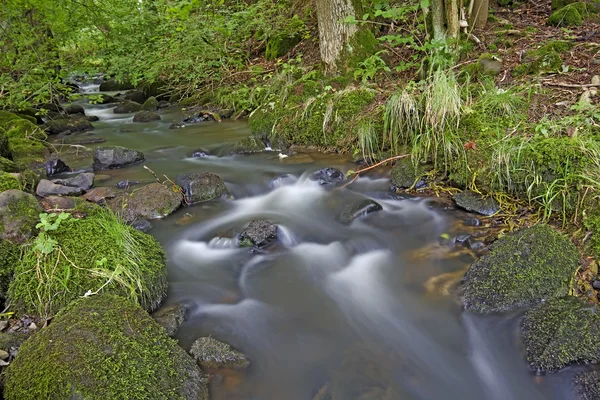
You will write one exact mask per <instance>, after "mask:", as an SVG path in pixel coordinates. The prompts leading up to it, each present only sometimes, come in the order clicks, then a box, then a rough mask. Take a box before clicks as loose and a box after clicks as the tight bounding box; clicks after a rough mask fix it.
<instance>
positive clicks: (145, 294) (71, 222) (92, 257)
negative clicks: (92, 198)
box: [9, 211, 167, 317]
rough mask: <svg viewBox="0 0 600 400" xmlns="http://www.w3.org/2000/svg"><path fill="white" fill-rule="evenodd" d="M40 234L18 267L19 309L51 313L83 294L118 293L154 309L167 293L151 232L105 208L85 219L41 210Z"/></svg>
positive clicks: (13, 293)
mask: <svg viewBox="0 0 600 400" xmlns="http://www.w3.org/2000/svg"><path fill="white" fill-rule="evenodd" d="M40 218H41V222H40V223H39V224H38V227H39V228H40V229H41V232H40V233H39V235H38V236H37V238H36V239H35V241H34V243H33V244H32V245H30V246H29V247H28V248H27V249H26V251H25V254H24V256H23V259H22V260H21V262H20V263H19V264H18V265H17V267H16V270H15V279H14V280H13V282H12V283H11V285H10V288H9V298H10V300H11V303H12V304H13V309H14V310H15V311H16V312H17V313H26V314H36V315H40V316H45V317H48V316H51V315H54V314H56V313H57V312H58V311H59V310H61V309H62V308H64V307H65V306H66V305H68V304H69V303H70V302H72V301H73V300H75V299H77V298H79V297H81V296H89V295H93V294H97V293H115V294H119V295H121V296H124V297H126V298H129V299H131V300H133V301H135V302H137V303H139V304H140V305H141V306H142V307H143V308H144V309H146V310H153V309H155V308H156V307H157V306H158V305H159V304H160V302H161V301H162V299H163V298H164V296H165V294H166V287H167V281H166V268H165V255H164V252H163V250H162V248H161V247H160V245H159V244H158V243H157V242H156V241H155V240H154V239H153V238H152V237H151V236H149V235H146V234H144V233H141V232H138V231H136V230H135V229H133V228H131V227H129V226H127V225H125V224H123V223H122V222H121V221H120V220H119V219H118V218H117V217H116V216H115V215H113V214H112V213H109V212H106V211H102V212H96V213H95V214H94V215H92V216H89V217H88V218H84V219H75V218H72V217H71V216H70V214H66V213H62V214H60V215H59V216H56V215H48V214H40Z"/></svg>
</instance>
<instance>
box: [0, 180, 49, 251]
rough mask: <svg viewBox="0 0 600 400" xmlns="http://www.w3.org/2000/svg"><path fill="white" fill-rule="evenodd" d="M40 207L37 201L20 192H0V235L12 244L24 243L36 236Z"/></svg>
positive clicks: (14, 190)
mask: <svg viewBox="0 0 600 400" xmlns="http://www.w3.org/2000/svg"><path fill="white" fill-rule="evenodd" d="M39 213H40V207H39V204H38V202H37V199H36V198H35V197H34V196H32V195H30V194H27V193H24V192H22V191H20V190H16V189H13V190H6V191H3V192H0V233H1V235H2V238H3V239H6V240H10V241H11V242H13V243H19V244H22V243H25V242H27V241H28V240H29V238H30V237H31V236H32V234H33V235H35V234H37V229H36V228H35V225H36V224H37V221H38V217H39Z"/></svg>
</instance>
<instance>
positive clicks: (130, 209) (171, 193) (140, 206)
mask: <svg viewBox="0 0 600 400" xmlns="http://www.w3.org/2000/svg"><path fill="white" fill-rule="evenodd" d="M182 202H183V195H182V194H181V192H180V191H179V188H177V187H172V186H166V185H162V184H160V183H151V184H149V185H146V186H143V187H141V188H139V189H136V190H135V191H134V192H133V193H131V194H130V195H123V196H119V197H116V198H114V199H112V200H109V201H108V206H109V207H110V209H111V210H113V211H114V212H115V213H117V214H119V215H120V216H121V218H123V220H124V221H125V222H128V223H130V222H133V221H135V220H136V219H158V218H163V217H166V216H167V215H169V214H171V213H173V212H174V211H175V210H177V209H178V208H179V207H181V203H182Z"/></svg>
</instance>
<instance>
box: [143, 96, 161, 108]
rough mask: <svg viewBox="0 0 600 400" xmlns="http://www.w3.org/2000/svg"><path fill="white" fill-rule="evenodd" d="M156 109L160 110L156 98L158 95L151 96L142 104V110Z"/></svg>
mask: <svg viewBox="0 0 600 400" xmlns="http://www.w3.org/2000/svg"><path fill="white" fill-rule="evenodd" d="M156 110H158V100H156V97H150V98H148V99H147V100H146V101H145V102H144V104H142V111H156Z"/></svg>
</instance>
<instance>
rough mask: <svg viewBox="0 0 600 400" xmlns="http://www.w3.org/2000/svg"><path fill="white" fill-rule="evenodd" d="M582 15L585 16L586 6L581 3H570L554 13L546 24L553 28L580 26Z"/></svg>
mask: <svg viewBox="0 0 600 400" xmlns="http://www.w3.org/2000/svg"><path fill="white" fill-rule="evenodd" d="M584 15H587V5H586V4H585V3H583V2H577V3H572V4H569V5H567V6H565V7H563V8H561V9H559V10H556V11H554V12H553V13H552V15H550V18H548V24H550V25H553V26H581V24H583V16H584Z"/></svg>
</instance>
